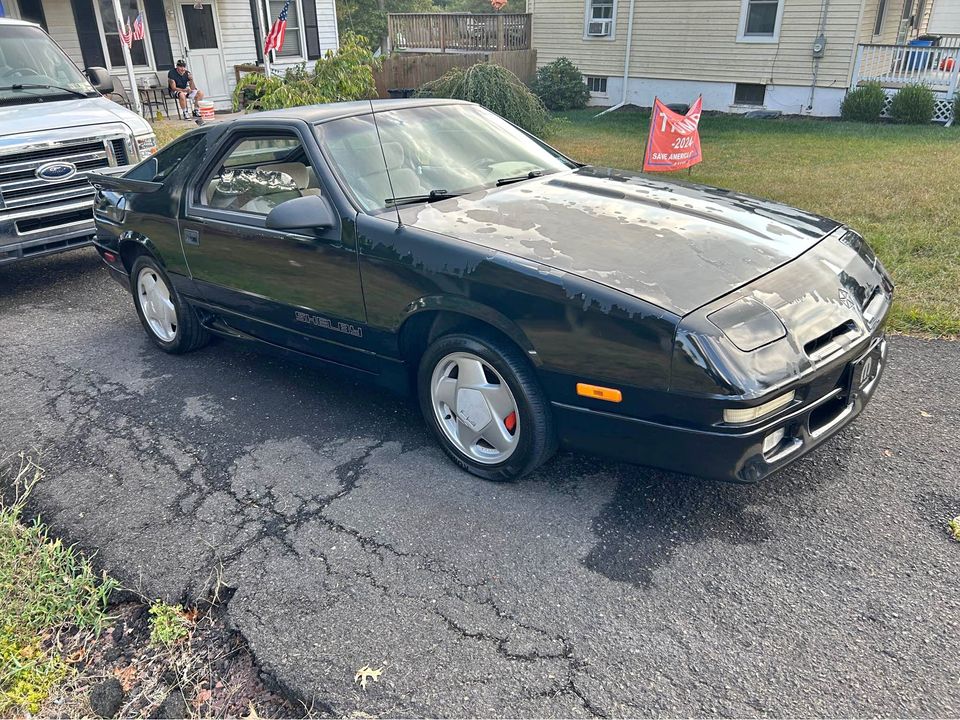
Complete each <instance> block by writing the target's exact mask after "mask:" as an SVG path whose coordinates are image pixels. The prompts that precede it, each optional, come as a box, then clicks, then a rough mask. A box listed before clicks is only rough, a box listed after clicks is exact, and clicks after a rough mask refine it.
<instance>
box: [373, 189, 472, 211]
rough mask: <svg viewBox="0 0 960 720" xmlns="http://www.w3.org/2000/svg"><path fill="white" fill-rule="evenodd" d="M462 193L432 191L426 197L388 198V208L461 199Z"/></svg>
mask: <svg viewBox="0 0 960 720" xmlns="http://www.w3.org/2000/svg"><path fill="white" fill-rule="evenodd" d="M460 194H461V193H452V192H450V191H449V190H431V191H430V192H429V193H427V194H426V195H407V196H406V197H394V198H387V200H386V203H387V207H393V206H395V205H413V204H415V203H422V202H436V201H437V200H446V199H447V198H455V197H459V195H460Z"/></svg>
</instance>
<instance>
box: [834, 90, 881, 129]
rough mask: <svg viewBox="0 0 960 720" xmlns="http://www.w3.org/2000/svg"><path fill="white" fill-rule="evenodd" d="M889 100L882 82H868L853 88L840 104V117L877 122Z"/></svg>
mask: <svg viewBox="0 0 960 720" xmlns="http://www.w3.org/2000/svg"><path fill="white" fill-rule="evenodd" d="M886 100H887V93H886V92H884V90H883V86H882V85H880V83H866V84H864V85H861V86H860V87H858V88H857V89H856V90H851V91H850V92H848V93H847V96H846V97H845V98H844V99H843V103H842V104H841V105H840V117H842V118H843V119H844V120H856V121H858V122H877V121H878V120H879V119H880V113H882V112H883V103H884V102H886Z"/></svg>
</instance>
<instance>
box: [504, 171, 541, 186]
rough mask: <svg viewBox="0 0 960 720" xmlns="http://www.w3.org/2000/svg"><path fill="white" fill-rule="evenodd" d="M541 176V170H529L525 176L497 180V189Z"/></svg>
mask: <svg viewBox="0 0 960 720" xmlns="http://www.w3.org/2000/svg"><path fill="white" fill-rule="evenodd" d="M541 175H543V170H531V171H530V172H528V173H527V174H526V175H516V176H514V177H505V178H500V179H499V180H497V187H500V186H501V185H509V184H510V183H515V182H520V181H521V180H533V179H534V178H536V177H540V176H541Z"/></svg>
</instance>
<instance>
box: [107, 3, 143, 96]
mask: <svg viewBox="0 0 960 720" xmlns="http://www.w3.org/2000/svg"><path fill="white" fill-rule="evenodd" d="M113 14H114V15H115V16H116V18H117V22H118V23H122V22H123V20H122V19H121V18H123V10H122V9H121V7H120V0H113ZM120 50H121V52H123V64H124V65H126V66H127V80H129V81H130V101H131V102H132V103H133V108H134V110H135V111H136V113H137V115H142V114H143V106H142V105H141V104H140V90H139V89H138V88H137V76H136V75H135V74H134V72H133V60H131V59H130V48H128V47H127V46H126V44H125V43H123V42H122V41H121V43H120Z"/></svg>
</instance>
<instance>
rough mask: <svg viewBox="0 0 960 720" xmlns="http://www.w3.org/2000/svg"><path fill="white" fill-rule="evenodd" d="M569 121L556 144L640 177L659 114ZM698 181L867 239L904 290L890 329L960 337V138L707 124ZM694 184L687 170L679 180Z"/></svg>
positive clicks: (798, 124) (900, 131)
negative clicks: (832, 222)
mask: <svg viewBox="0 0 960 720" xmlns="http://www.w3.org/2000/svg"><path fill="white" fill-rule="evenodd" d="M596 112H597V111H596V110H584V111H577V112H569V113H561V114H559V115H558V118H559V121H558V122H555V124H554V125H553V126H552V128H551V133H550V135H549V137H548V140H549V142H550V143H551V144H553V145H554V146H556V147H557V148H558V149H560V150H562V151H563V152H565V153H567V154H568V155H570V156H571V157H573V158H574V159H576V160H579V161H581V162H586V163H590V164H594V165H604V166H611V167H619V168H624V169H628V170H639V169H641V168H642V166H643V149H644V144H645V140H646V135H647V129H648V122H649V114H648V113H643V112H635V111H634V112H631V111H626V112H623V111H621V112H615V113H610V114H608V115H604V116H603V117H600V118H595V117H594V116H595V115H596ZM701 139H702V143H703V155H704V162H703V163H702V164H700V165H698V166H697V167H695V168H693V170H692V172H691V173H690V175H689V180H691V181H693V182H701V183H706V184H709V185H716V186H719V187H723V188H728V189H732V190H737V191H739V192H744V193H749V194H751V195H758V196H760V197H765V198H771V199H774V200H778V201H780V202H783V203H787V204H789V205H794V206H796V207H799V208H803V209H805V210H810V211H813V212H816V213H820V214H822V215H826V216H828V217H832V218H835V219H836V220H839V221H841V222H844V223H846V224H848V225H850V226H851V227H853V228H855V229H856V230H858V231H860V232H861V233H862V234H863V235H864V236H865V237H866V238H867V240H868V241H869V242H870V244H871V246H872V247H873V248H874V249H875V250H876V251H877V253H878V254H879V256H880V258H881V259H882V260H883V263H884V265H885V266H886V267H887V269H888V270H889V271H890V273H891V275H893V278H894V281H895V282H896V283H897V294H896V303H895V305H894V308H893V310H892V313H891V317H890V323H889V326H890V328H891V329H893V330H899V331H903V332H914V333H920V334H929V335H957V334H960V212H958V195H960V128H947V129H944V128H942V127H938V126H927V127H912V126H910V127H908V126H897V125H865V124H860V123H849V122H840V121H824V120H813V119H780V120H747V119H744V118H737V117H731V116H719V115H718V116H706V117H704V118H703V120H702V122H701ZM672 175H675V176H676V177H678V178H679V179H682V180H686V179H688V175H687V173H686V172H680V173H673V174H672Z"/></svg>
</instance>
